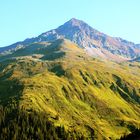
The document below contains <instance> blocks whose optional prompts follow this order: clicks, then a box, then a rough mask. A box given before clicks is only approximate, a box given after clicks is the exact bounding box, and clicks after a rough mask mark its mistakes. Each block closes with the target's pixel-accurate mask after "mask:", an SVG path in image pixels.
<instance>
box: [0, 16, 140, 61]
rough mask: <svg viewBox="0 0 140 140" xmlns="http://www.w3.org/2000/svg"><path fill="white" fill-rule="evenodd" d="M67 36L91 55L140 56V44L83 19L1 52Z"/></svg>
mask: <svg viewBox="0 0 140 140" xmlns="http://www.w3.org/2000/svg"><path fill="white" fill-rule="evenodd" d="M61 38H66V39H69V40H71V41H72V42H74V43H76V44H78V45H79V47H81V48H84V49H85V51H87V52H88V53H89V54H90V55H91V56H94V57H100V58H104V59H110V60H117V61H118V60H119V61H122V60H127V59H132V58H135V57H137V56H140V45H139V44H137V45H136V44H134V43H132V42H128V41H126V40H123V39H121V38H113V37H110V36H108V35H106V34H104V33H101V32H99V31H97V30H95V29H93V28H92V27H90V26H89V25H88V24H86V23H85V22H83V21H80V20H77V19H74V18H73V19H71V20H70V21H68V22H66V23H65V24H64V25H62V26H60V27H58V28H57V29H54V30H50V31H48V32H45V33H43V34H41V35H39V36H38V37H36V38H31V39H26V40H25V41H23V42H18V43H15V44H13V45H10V46H8V47H5V48H0V52H1V53H2V52H4V51H6V52H5V53H11V51H12V50H15V49H16V50H17V49H19V48H21V47H23V46H26V45H29V44H30V43H34V42H42V41H54V40H56V39H61Z"/></svg>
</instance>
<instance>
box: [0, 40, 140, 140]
mask: <svg viewBox="0 0 140 140" xmlns="http://www.w3.org/2000/svg"><path fill="white" fill-rule="evenodd" d="M7 57H9V58H12V59H6V58H3V61H2V62H1V63H0V104H1V105H2V106H3V107H4V108H5V107H6V109H2V107H0V109H2V110H5V111H7V110H8V111H9V110H10V108H14V106H15V105H16V106H17V108H16V110H12V112H11V114H10V113H9V114H8V113H7V115H6V116H7V117H6V118H8V119H5V120H4V119H3V118H4V117H5V116H4V115H2V116H0V120H2V121H0V132H2V133H0V136H5V137H6V136H7V135H6V134H7V133H8V134H9V133H10V132H11V131H9V130H13V131H12V132H14V131H15V132H16V133H10V134H11V136H12V137H14V138H15V137H16V136H15V135H19V136H18V137H20V135H21V134H20V133H19V132H20V129H22V127H21V126H24V128H26V126H25V124H27V126H29V124H30V122H36V123H35V124H32V123H31V124H32V126H31V127H29V128H30V129H25V130H24V131H22V136H27V137H32V136H34V135H35V136H36V135H37V136H40V137H41V138H42V139H45V134H46V131H45V133H44V130H45V128H44V127H46V124H43V123H44V122H45V120H44V119H45V118H47V121H49V123H52V124H54V125H53V127H55V129H54V130H56V132H57V133H58V134H59V130H58V129H57V128H59V127H62V128H63V127H64V128H65V131H66V132H65V131H64V130H61V132H62V134H65V133H66V134H67V133H68V134H69V137H70V138H69V139H70V140H71V139H76V138H77V137H80V138H81V137H84V138H85V139H91V140H92V139H94V140H103V139H106V140H109V139H119V138H120V137H121V136H123V135H124V134H128V133H129V132H131V131H133V130H134V129H135V128H138V126H139V124H140V106H139V104H140V82H139V81H140V69H139V67H140V65H139V63H138V64H135V65H133V66H132V65H130V63H121V64H117V63H114V62H110V61H106V60H104V61H103V60H102V61H101V60H98V59H94V58H92V57H90V56H88V55H87V54H86V53H85V51H84V50H83V49H81V48H79V47H78V46H77V45H75V44H74V43H72V42H70V41H69V40H65V39H58V40H56V41H53V42H48V43H47V42H39V43H32V44H30V45H27V46H26V47H23V48H20V49H19V50H17V51H15V52H14V53H12V54H8V55H7ZM10 103H12V105H11V107H10V106H9V105H10ZM17 112H18V113H22V112H23V113H22V114H21V116H23V120H22V122H23V123H22V124H21V123H20V122H21V121H20V118H18V116H16V113H17ZM32 113H33V114H34V115H33V114H32ZM41 113H43V114H45V116H44V117H41V118H38V117H37V116H38V115H39V114H41ZM30 114H31V118H32V119H33V121H32V119H31V118H30V117H28V116H30ZM36 115H37V116H36ZM24 116H26V118H25V119H27V120H28V121H27V122H25V120H24ZM13 117H16V119H15V120H13V122H14V124H15V125H14V126H15V127H10V126H9V124H11V120H12V119H13ZM42 119H43V120H42ZM1 122H2V123H1ZM3 122H4V123H3ZM37 122H39V124H40V123H41V126H43V128H42V127H41V128H40V126H39V127H37V126H36V125H37ZM3 124H6V126H7V127H6V128H5V127H4V126H3ZM12 126H13V125H12ZM49 126H51V125H49ZM49 126H48V127H49ZM17 128H20V129H17ZM47 130H48V129H47ZM64 132H65V133H64ZM73 132H74V135H71V133H73ZM29 133H30V135H28V134H29ZM51 133H52V131H51ZM52 134H54V133H52ZM35 136H34V137H35ZM52 137H54V135H52ZM61 137H62V139H66V138H65V137H64V136H63V135H62V136H61ZM41 138H40V139H41ZM67 138H68V136H67ZM84 138H83V139H84ZM15 139H16V138H15ZM62 139H61V138H60V140H62ZM69 139H68V140H69ZM16 140H17V139H16Z"/></svg>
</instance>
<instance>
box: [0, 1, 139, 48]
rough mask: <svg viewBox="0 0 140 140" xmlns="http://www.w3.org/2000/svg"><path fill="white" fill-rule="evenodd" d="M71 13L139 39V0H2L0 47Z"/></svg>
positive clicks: (110, 31)
mask: <svg viewBox="0 0 140 140" xmlns="http://www.w3.org/2000/svg"><path fill="white" fill-rule="evenodd" d="M73 17H75V18H77V19H80V20H83V21H85V22H87V23H88V24H89V25H91V26H92V27H93V28H95V29H97V30H99V31H101V32H104V33H106V34H108V35H111V36H115V37H122V38H124V39H127V40H129V41H133V42H135V43H140V0H3V1H2V0H1V3H0V47H2V46H6V45H10V44H12V43H15V42H17V41H22V40H24V39H26V38H30V37H35V36H38V35H39V34H41V33H42V32H45V31H48V30H50V29H54V28H56V27H58V26H59V25H61V24H63V23H65V22H66V21H68V20H70V19H71V18H73Z"/></svg>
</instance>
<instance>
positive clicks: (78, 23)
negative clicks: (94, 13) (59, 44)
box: [64, 18, 88, 27]
mask: <svg viewBox="0 0 140 140" xmlns="http://www.w3.org/2000/svg"><path fill="white" fill-rule="evenodd" d="M64 25H69V26H78V27H82V26H83V25H84V26H85V25H88V24H86V23H85V22H84V21H82V20H79V19H76V18H72V19H70V20H69V21H67V22H66V23H65V24H64Z"/></svg>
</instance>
